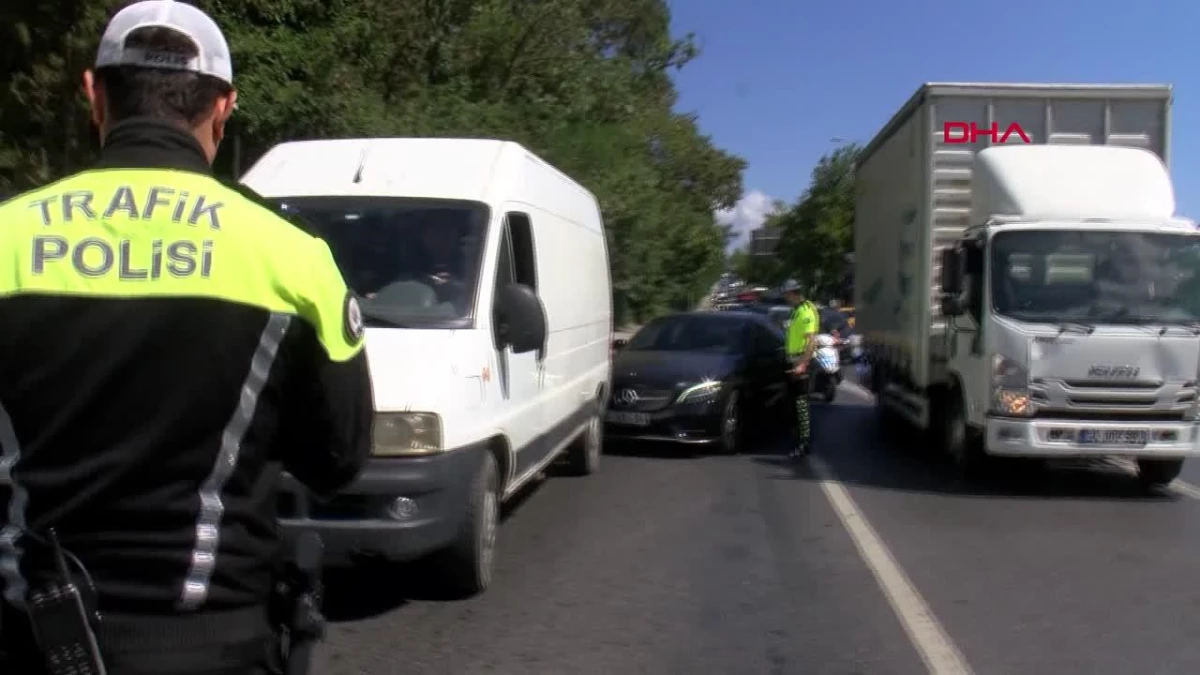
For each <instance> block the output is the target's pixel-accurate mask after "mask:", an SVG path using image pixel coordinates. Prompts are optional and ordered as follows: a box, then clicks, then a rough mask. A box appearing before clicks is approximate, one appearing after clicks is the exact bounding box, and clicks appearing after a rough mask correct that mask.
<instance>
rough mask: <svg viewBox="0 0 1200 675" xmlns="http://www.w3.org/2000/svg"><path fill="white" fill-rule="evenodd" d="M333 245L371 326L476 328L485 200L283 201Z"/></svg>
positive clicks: (284, 208) (286, 212)
mask: <svg viewBox="0 0 1200 675" xmlns="http://www.w3.org/2000/svg"><path fill="white" fill-rule="evenodd" d="M278 206H279V208H280V210H281V211H283V213H284V215H285V216H289V217H293V218H294V219H295V220H299V221H303V222H304V223H305V229H306V230H308V231H310V232H311V233H312V234H313V235H315V236H318V237H320V238H322V239H324V240H325V242H326V243H327V244H328V245H329V249H330V251H331V252H332V253H333V259H334V261H335V262H336V263H337V265H338V268H339V269H340V270H341V272H342V276H343V277H344V278H345V280H346V285H347V286H349V287H350V290H351V291H353V292H354V293H355V294H356V295H357V296H358V297H359V298H360V301H359V304H360V305H361V306H362V312H363V318H364V320H365V323H366V325H368V326H394V327H403V328H461V327H465V326H468V325H470V324H471V318H472V317H473V316H474V312H475V295H476V293H475V291H476V287H477V284H478V280H479V267H480V260H481V256H482V250H481V249H482V243H483V242H484V241H485V240H486V234H487V223H488V217H489V210H488V207H487V205H485V204H482V203H479V202H470V201H456V200H443V199H407V198H390V197H297V198H283V199H280V200H278Z"/></svg>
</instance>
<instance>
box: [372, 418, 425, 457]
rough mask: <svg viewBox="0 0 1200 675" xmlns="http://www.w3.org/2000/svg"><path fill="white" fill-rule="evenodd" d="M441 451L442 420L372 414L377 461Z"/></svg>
mask: <svg viewBox="0 0 1200 675" xmlns="http://www.w3.org/2000/svg"><path fill="white" fill-rule="evenodd" d="M441 451H442V420H441V418H440V417H438V416H437V415H435V414H433V413H415V412H381V413H375V449H374V454H375V456H377V457H402V456H411V455H429V454H432V453H435V452H441Z"/></svg>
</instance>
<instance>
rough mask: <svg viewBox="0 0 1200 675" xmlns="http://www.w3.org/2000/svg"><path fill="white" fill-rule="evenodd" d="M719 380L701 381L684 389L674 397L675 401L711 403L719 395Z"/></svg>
mask: <svg viewBox="0 0 1200 675" xmlns="http://www.w3.org/2000/svg"><path fill="white" fill-rule="evenodd" d="M721 385H722V383H721V382H701V383H700V384H697V385H695V386H692V387H688V388H687V389H684V390H683V392H682V393H681V394H679V397H678V398H676V399H675V402H676V403H691V404H695V403H712V402H713V401H715V400H717V397H718V396H720V395H721Z"/></svg>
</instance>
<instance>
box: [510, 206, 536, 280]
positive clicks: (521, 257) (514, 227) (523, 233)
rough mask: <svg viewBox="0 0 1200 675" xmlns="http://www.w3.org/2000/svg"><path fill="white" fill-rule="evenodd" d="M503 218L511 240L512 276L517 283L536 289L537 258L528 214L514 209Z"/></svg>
mask: <svg viewBox="0 0 1200 675" xmlns="http://www.w3.org/2000/svg"><path fill="white" fill-rule="evenodd" d="M505 220H506V221H507V222H508V234H509V237H510V241H511V242H512V253H511V255H512V267H513V275H514V276H513V278H514V280H515V281H516V282H517V283H518V284H523V285H525V286H528V287H530V288H532V289H533V290H534V291H536V290H537V289H538V287H537V259H536V258H535V257H534V245H533V244H534V242H533V226H532V224H531V223H530V222H529V216H528V215H526V214H524V213H518V212H515V211H514V212H510V213H508V214H507V216H506V217H505Z"/></svg>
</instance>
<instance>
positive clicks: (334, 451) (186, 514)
mask: <svg viewBox="0 0 1200 675" xmlns="http://www.w3.org/2000/svg"><path fill="white" fill-rule="evenodd" d="M95 65H96V67H95V70H94V71H89V72H87V73H85V75H84V88H85V92H86V94H87V97H88V100H89V102H90V103H91V107H92V118H93V121H94V122H95V123H96V125H97V126H98V127H99V130H100V136H101V142H102V145H103V151H102V153H101V158H100V161H99V164H98V166H96V167H95V168H93V169H91V170H87V171H84V172H82V173H79V174H76V175H74V176H71V177H68V178H66V179H64V180H60V181H58V182H56V183H53V184H51V185H49V186H46V187H43V188H41V189H38V190H34V191H33V192H29V193H26V194H24V195H21V196H18V197H15V198H13V199H11V200H9V201H7V202H5V203H3V204H0V325H3V327H4V328H3V330H0V444H2V445H3V451H4V464H3V465H0V467H2V468H3V469H4V473H5V474H7V478H8V479H9V481H10V482H11V488H12V489H11V498H10V499H9V500H7V501H8V502H9V503H8V505H7V507H8V508H7V511H6V512H4V516H3V517H0V524H3V525H4V526H5V527H4V530H3V533H2V535H0V577H2V581H3V591H4V593H3V597H4V601H3V603H0V606H2V608H3V623H2V624H0V625H2V626H3V628H2V629H0V630H2V632H0V653H2V654H3V655H0V672H4V673H14V674H15V673H20V674H21V675H30V674H36V673H40V672H43V670H42V668H43V662H42V655H41V654H40V653H39V652H38V650H37V648H36V646H35V642H34V640H33V637H32V635H31V631H30V628H31V620H30V614H29V607H30V605H29V603H28V602H27V600H28V598H29V595H28V591H29V589H31V588H32V589H36V588H37V587H38V584H39V583H41V582H42V581H43V580H44V579H45V578H46V577H47V575H49V574H52V573H53V572H54V565H53V564H51V563H52V560H53V556H51V555H48V554H47V553H46V552H45V550H44V549H43V547H40V546H38V545H36V542H37V541H39V540H44V539H45V534H46V532H48V531H49V529H50V528H53V529H54V530H55V531H56V533H57V537H58V539H59V540H60V541H61V543H62V547H63V548H64V549H65V550H66V551H67V552H68V554H70V555H73V556H74V558H76V559H77V560H78V563H79V565H80V567H82V568H86V570H87V571H88V572H89V573H90V576H91V578H92V579H93V580H94V585H95V588H96V604H97V605H98V610H99V612H100V613H102V615H103V620H102V621H101V622H100V624H99V627H98V628H97V629H96V633H97V638H98V643H99V646H100V650H101V652H102V653H103V655H104V658H105V661H106V663H107V667H108V672H109V673H110V674H111V675H125V674H132V673H139V674H140V673H156V674H172V673H175V674H181V675H182V674H187V673H238V674H242V673H259V672H268V671H267V670H266V668H267V665H266V663H265V660H266V655H267V652H268V647H269V645H270V644H271V642H270V641H271V639H272V636H271V627H270V626H269V625H268V620H267V613H266V607H265V605H266V601H267V599H268V597H269V594H270V589H271V583H272V582H271V571H272V562H273V560H274V557H275V555H276V552H277V549H278V545H279V542H278V534H277V530H276V524H275V499H276V483H277V481H278V478H279V473H280V468H281V465H282V468H284V469H286V470H288V471H289V472H290V473H292V474H293V475H294V476H295V477H296V478H297V479H299V480H300V481H302V482H303V483H305V484H306V485H307V486H308V487H310V488H311V489H313V490H314V491H316V492H317V493H323V494H330V493H333V492H335V491H337V490H338V489H340V488H341V487H343V486H345V485H346V484H347V483H348V482H350V481H351V480H353V479H354V478H355V476H356V475H357V474H358V472H359V470H360V468H361V467H362V465H363V463H364V462H365V461H366V459H367V456H368V454H369V452H370V445H371V424H372V415H373V413H372V408H373V406H372V397H371V385H370V379H369V376H368V370H367V362H366V357H365V354H364V351H363V345H362V340H363V322H362V315H361V313H360V312H359V310H358V305H357V303H356V301H355V300H354V298H353V296H352V295H351V294H350V293H349V292H348V291H347V288H346V284H345V282H344V281H343V279H342V277H341V274H340V273H339V272H338V269H337V267H336V266H335V264H334V261H333V258H332V256H331V254H330V251H329V249H328V247H327V246H326V245H325V243H324V242H322V241H321V240H319V239H315V238H313V237H311V236H309V235H307V234H305V233H303V232H301V231H300V230H299V229H297V228H296V227H294V226H293V225H291V224H289V223H288V222H287V221H285V220H283V219H282V218H281V217H279V216H277V215H276V214H275V213H273V212H272V211H271V210H269V209H268V208H266V207H265V206H264V205H261V204H260V203H258V201H257V200H256V198H255V196H254V195H253V194H251V193H248V192H246V191H244V190H243V189H241V188H239V187H236V186H231V185H225V184H223V183H222V182H219V181H218V180H217V179H215V178H214V177H213V176H212V175H211V168H210V165H211V163H212V160H213V157H214V155H215V154H216V151H217V146H218V144H219V143H220V141H221V139H222V136H223V134H224V130H225V124H226V121H227V120H228V119H229V117H230V114H231V113H232V112H233V110H234V107H235V102H236V97H237V94H236V92H235V90H234V88H233V78H232V67H231V60H230V54H229V48H228V45H227V44H226V41H225V38H224V36H223V35H222V34H221V31H220V29H219V28H218V27H217V25H216V23H215V22H214V21H213V20H212V19H211V18H210V17H208V16H207V15H206V14H204V13H203V12H201V11H200V10H198V9H197V8H195V7H193V6H191V5H187V4H184V3H181V2H170V1H169V0H146V1H143V2H138V3H136V4H133V5H130V6H129V7H127V8H125V9H124V10H122V11H121V12H119V13H117V14H116V15H115V16H114V17H113V19H112V21H111V23H109V25H108V28H107V29H106V31H105V32H104V35H103V38H102V39H101V42H100V47H99V51H98V54H97V57H96V64H95ZM10 421H11V424H9V422H10ZM0 478H3V476H0ZM2 498H3V496H2V494H0V499H2ZM79 578H80V577H78V576H77V577H76V579H79Z"/></svg>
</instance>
